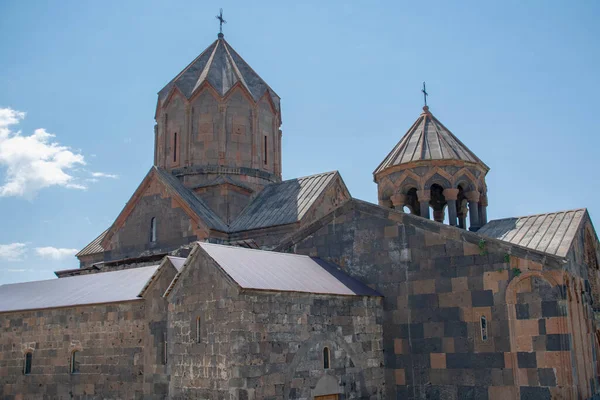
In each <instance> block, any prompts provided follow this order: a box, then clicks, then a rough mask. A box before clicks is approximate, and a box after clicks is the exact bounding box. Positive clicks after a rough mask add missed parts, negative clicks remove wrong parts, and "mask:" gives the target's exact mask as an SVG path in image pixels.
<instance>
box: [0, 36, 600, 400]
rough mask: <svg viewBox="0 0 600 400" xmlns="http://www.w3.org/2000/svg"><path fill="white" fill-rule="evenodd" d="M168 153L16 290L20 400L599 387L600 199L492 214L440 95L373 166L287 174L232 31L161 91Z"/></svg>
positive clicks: (536, 395)
mask: <svg viewBox="0 0 600 400" xmlns="http://www.w3.org/2000/svg"><path fill="white" fill-rule="evenodd" d="M155 119H156V126H155V132H154V141H155V146H154V165H153V166H152V167H151V168H150V170H149V172H148V174H147V175H146V176H145V178H144V179H143V181H142V183H141V184H140V185H139V186H138V188H137V189H136V190H135V192H134V193H133V195H132V197H131V199H130V200H129V201H128V202H127V204H126V205H125V207H124V208H123V210H122V211H121V213H120V214H119V215H118V217H117V218H116V220H115V221H114V222H113V224H112V225H111V226H110V227H108V229H106V230H105V231H104V232H102V233H101V234H100V235H99V236H98V237H97V238H95V239H94V240H93V241H92V242H91V243H90V244H89V245H88V246H86V247H85V248H84V249H82V250H81V251H80V252H79V253H78V254H77V257H78V259H79V261H80V268H77V269H74V270H63V271H57V272H56V275H57V277H58V279H53V280H47V281H37V282H28V283H20V284H8V285H2V286H0V321H1V323H0V327H1V329H2V330H1V335H0V393H1V394H2V398H6V399H66V398H79V399H138V398H139V399H198V398H201V399H235V400H251V399H321V400H333V399H512V398H520V399H590V398H593V397H594V396H595V395H597V394H598V393H599V392H600V387H599V383H600V382H599V381H598V373H599V371H600V369H599V368H600V360H599V359H598V351H599V350H600V330H599V328H600V325H599V324H600V317H598V316H600V271H599V264H598V257H599V255H600V245H599V242H598V237H597V235H596V232H595V230H594V227H593V225H592V222H591V219H590V216H589V214H588V211H587V210H586V209H577V210H569V211H561V212H555V213H547V214H539V215H532V216H525V217H515V218H507V219H500V220H493V221H488V220H487V206H488V197H487V186H486V181H485V177H486V174H487V172H488V171H489V167H488V166H487V165H486V164H485V163H484V162H483V161H481V160H480V159H479V158H478V157H477V156H476V155H475V154H474V153H473V152H472V151H471V150H470V149H469V148H468V147H467V146H466V145H465V144H463V143H462V142H461V141H460V140H459V139H458V138H457V137H456V136H455V135H454V134H453V133H452V132H451V131H450V130H449V129H448V128H446V127H445V126H444V125H443V124H442V123H441V122H440V121H439V120H438V119H437V118H436V117H435V116H433V114H432V113H431V111H430V110H429V108H428V107H427V106H426V107H424V108H423V112H422V113H421V114H420V115H419V116H418V118H417V120H416V121H415V122H414V123H413V125H412V126H411V127H410V128H409V130H408V131H407V133H406V134H405V135H404V136H403V137H402V139H401V140H400V142H399V143H398V144H397V145H396V146H395V147H394V148H393V149H392V150H391V151H390V153H389V154H388V155H387V156H386V157H385V158H384V160H383V161H382V163H381V164H380V165H379V166H378V167H377V168H376V169H375V171H374V173H373V177H374V181H375V182H376V183H377V187H378V203H379V204H371V203H367V202H364V201H361V200H357V199H354V198H352V196H351V195H350V192H349V190H348V188H347V187H346V185H345V184H344V181H343V179H342V177H341V175H340V174H339V173H338V172H337V171H333V172H326V173H321V174H317V175H312V176H307V177H302V178H296V179H290V180H285V181H284V180H282V177H281V171H282V152H281V143H282V137H283V135H282V131H281V130H280V126H281V121H282V113H281V104H280V98H279V96H278V95H277V94H276V92H275V91H274V90H273V89H272V88H271V87H270V86H269V85H268V84H267V83H266V82H265V81H263V80H262V78H261V77H260V76H259V75H258V74H257V73H256V72H255V71H254V70H253V69H252V68H251V67H250V66H249V65H248V64H247V63H246V62H245V61H244V60H243V59H242V58H241V57H240V56H239V54H238V53H237V52H236V51H235V50H234V49H233V48H232V47H231V46H230V44H229V43H228V42H227V41H226V40H225V39H224V37H223V35H222V34H219V36H218V39H217V40H216V41H215V42H213V43H212V44H211V45H210V46H209V47H208V48H207V49H206V50H205V51H204V52H202V53H201V54H200V55H199V56H198V57H197V58H196V59H195V60H193V61H192V62H191V63H190V64H189V65H188V66H187V67H186V68H185V69H184V70H183V71H181V72H180V73H179V74H178V75H177V76H176V77H175V78H174V79H173V80H171V82H169V83H168V84H167V85H166V86H165V87H164V88H163V89H162V90H161V91H160V92H159V94H158V103H157V107H156V111H155Z"/></svg>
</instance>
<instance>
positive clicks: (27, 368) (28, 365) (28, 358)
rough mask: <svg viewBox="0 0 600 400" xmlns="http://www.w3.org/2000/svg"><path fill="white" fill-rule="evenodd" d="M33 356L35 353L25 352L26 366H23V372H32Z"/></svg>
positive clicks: (27, 373) (26, 373)
mask: <svg viewBox="0 0 600 400" xmlns="http://www.w3.org/2000/svg"><path fill="white" fill-rule="evenodd" d="M32 358H33V354H32V353H31V352H28V353H26V354H25V366H24V367H23V374H25V375H29V374H30V373H31V360H32Z"/></svg>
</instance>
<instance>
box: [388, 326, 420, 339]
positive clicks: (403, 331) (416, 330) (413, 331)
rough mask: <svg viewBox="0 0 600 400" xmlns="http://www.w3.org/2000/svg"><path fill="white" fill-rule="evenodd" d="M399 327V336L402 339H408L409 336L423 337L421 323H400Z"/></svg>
mask: <svg viewBox="0 0 600 400" xmlns="http://www.w3.org/2000/svg"><path fill="white" fill-rule="evenodd" d="M399 328H400V329H399V331H400V338H402V339H408V338H409V337H410V338H411V339H423V338H424V337H425V334H424V330H423V324H410V325H409V324H401V325H400V326H399ZM384 329H385V328H384ZM409 331H410V332H409ZM409 333H410V336H409Z"/></svg>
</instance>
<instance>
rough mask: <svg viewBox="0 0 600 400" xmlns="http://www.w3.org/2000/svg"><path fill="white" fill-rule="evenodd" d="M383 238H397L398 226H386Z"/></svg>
mask: <svg viewBox="0 0 600 400" xmlns="http://www.w3.org/2000/svg"><path fill="white" fill-rule="evenodd" d="M383 236H385V237H386V238H391V237H397V236H398V225H394V226H386V227H385V228H383Z"/></svg>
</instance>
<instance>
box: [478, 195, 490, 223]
mask: <svg viewBox="0 0 600 400" xmlns="http://www.w3.org/2000/svg"><path fill="white" fill-rule="evenodd" d="M487 206H488V198H487V194H482V195H481V198H480V199H479V223H480V226H484V225H485V224H487Z"/></svg>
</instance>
